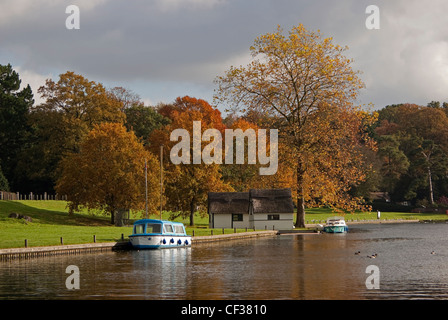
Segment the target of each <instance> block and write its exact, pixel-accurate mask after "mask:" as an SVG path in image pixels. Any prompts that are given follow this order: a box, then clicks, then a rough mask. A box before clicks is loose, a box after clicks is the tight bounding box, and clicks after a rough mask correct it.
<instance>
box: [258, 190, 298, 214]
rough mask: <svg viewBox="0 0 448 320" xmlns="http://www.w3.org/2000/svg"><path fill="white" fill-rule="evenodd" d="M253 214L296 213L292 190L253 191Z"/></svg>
mask: <svg viewBox="0 0 448 320" xmlns="http://www.w3.org/2000/svg"><path fill="white" fill-rule="evenodd" d="M249 193H250V200H251V205H252V209H253V213H294V204H293V203H292V197H291V189H264V190H261V189H251V190H250V191H249Z"/></svg>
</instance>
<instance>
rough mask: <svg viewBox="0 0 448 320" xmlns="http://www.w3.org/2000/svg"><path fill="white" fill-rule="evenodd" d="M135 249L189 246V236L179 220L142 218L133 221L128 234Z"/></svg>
mask: <svg viewBox="0 0 448 320" xmlns="http://www.w3.org/2000/svg"><path fill="white" fill-rule="evenodd" d="M129 240H130V242H131V244H132V246H133V247H134V248H136V249H159V248H180V247H190V246H191V236H189V235H187V233H186V231H185V227H184V225H183V224H182V223H180V222H174V221H165V220H156V219H142V220H138V221H136V222H135V223H134V228H133V233H132V234H131V235H130V236H129Z"/></svg>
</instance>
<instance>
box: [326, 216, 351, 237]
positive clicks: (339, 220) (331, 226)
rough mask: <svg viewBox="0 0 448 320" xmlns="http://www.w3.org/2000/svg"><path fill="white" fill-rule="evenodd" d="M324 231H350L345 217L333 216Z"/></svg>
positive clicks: (328, 220)
mask: <svg viewBox="0 0 448 320" xmlns="http://www.w3.org/2000/svg"><path fill="white" fill-rule="evenodd" d="M324 231H325V232H328V233H344V232H347V231H348V227H347V224H346V223H345V220H344V218H343V217H331V218H328V219H327V223H326V224H325V226H324Z"/></svg>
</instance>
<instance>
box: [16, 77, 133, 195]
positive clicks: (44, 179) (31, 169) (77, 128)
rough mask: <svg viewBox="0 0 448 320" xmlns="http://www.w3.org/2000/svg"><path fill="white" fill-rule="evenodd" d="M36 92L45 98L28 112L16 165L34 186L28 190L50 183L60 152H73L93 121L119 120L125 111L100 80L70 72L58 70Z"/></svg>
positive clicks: (45, 188)
mask: <svg viewBox="0 0 448 320" xmlns="http://www.w3.org/2000/svg"><path fill="white" fill-rule="evenodd" d="M38 92H39V93H40V94H41V97H42V98H43V99H45V101H44V102H43V103H42V104H40V105H37V106H35V107H34V108H32V110H31V112H30V115H29V124H30V126H31V127H32V129H33V134H32V136H31V137H30V138H29V141H30V142H29V146H28V148H27V149H26V150H25V151H24V153H23V154H22V157H21V158H22V159H21V162H20V167H21V168H22V172H23V174H25V175H26V177H27V179H28V181H29V184H30V185H33V186H35V188H34V190H29V191H33V192H38V191H41V192H44V191H49V190H51V189H52V188H53V187H54V183H55V181H56V180H57V178H58V177H59V172H58V170H56V168H58V164H59V161H60V160H61V158H62V156H63V154H65V153H67V152H77V151H78V148H79V143H80V141H81V140H82V139H83V138H84V137H85V136H86V135H87V133H88V132H89V131H90V130H92V129H93V127H94V126H95V125H97V124H100V123H103V122H117V123H123V122H124V120H125V115H124V113H123V112H122V102H120V101H119V100H117V99H115V98H114V97H113V96H112V95H111V94H110V93H109V92H108V91H107V90H106V89H105V88H104V86H103V85H102V84H101V83H97V82H94V81H90V80H88V79H86V78H85V77H83V76H82V75H79V74H75V73H74V72H66V73H64V74H61V75H60V76H59V80H58V81H57V82H56V81H53V80H52V79H47V80H46V82H45V85H44V86H42V87H40V88H39V90H38ZM38 186H40V188H39V187H38Z"/></svg>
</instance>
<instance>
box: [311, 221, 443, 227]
mask: <svg viewBox="0 0 448 320" xmlns="http://www.w3.org/2000/svg"><path fill="white" fill-rule="evenodd" d="M441 221H448V220H441ZM423 222H424V220H419V219H397V220H392V219H390V220H359V221H346V222H345V223H346V224H347V225H348V226H350V225H354V224H355V225H358V224H394V223H423ZM324 224H325V223H324V222H322V223H320V225H324ZM317 226H318V223H314V224H305V227H307V228H316V227H317Z"/></svg>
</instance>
